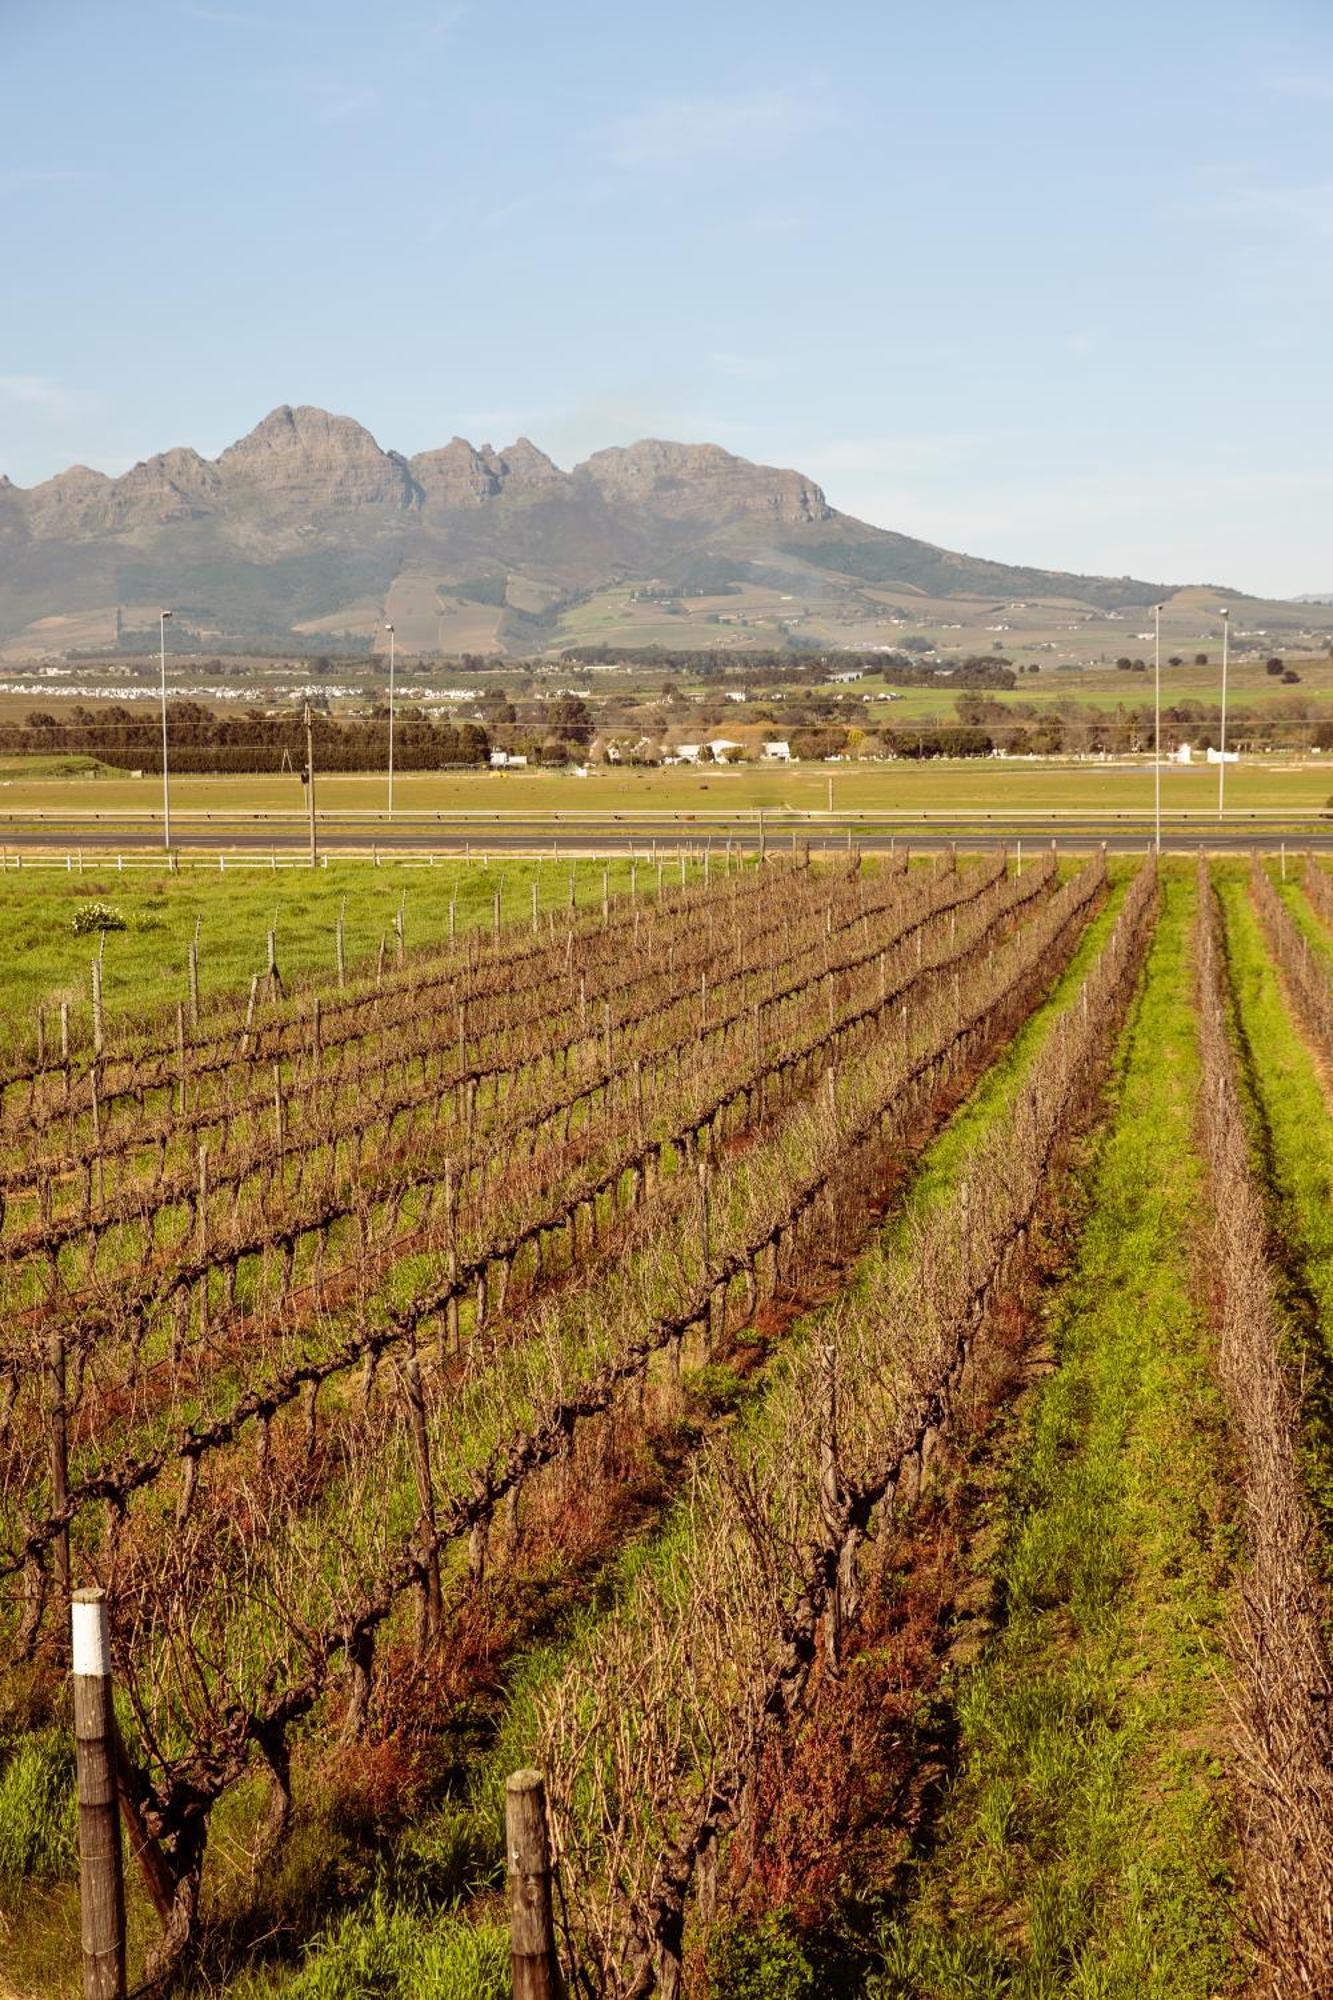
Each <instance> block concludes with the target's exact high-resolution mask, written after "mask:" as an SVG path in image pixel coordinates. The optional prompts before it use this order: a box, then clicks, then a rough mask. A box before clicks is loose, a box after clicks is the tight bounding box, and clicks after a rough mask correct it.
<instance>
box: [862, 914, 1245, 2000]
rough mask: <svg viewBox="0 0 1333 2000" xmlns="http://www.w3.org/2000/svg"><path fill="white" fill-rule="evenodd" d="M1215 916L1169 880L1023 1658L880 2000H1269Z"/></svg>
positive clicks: (1075, 1314)
mask: <svg viewBox="0 0 1333 2000" xmlns="http://www.w3.org/2000/svg"><path fill="white" fill-rule="evenodd" d="M1194 902H1195V892H1194V888H1193V884H1192V882H1191V881H1189V880H1188V879H1186V878H1184V877H1183V876H1181V875H1174V876H1170V877H1169V878H1168V880H1167V883H1166V887H1165V898H1164V909H1163V914H1162V919H1161V923H1160V926H1159V930H1158V934H1157V936H1156V938H1155V940H1154V942H1153V946H1152V949H1151V951H1150V954H1149V960H1148V967H1147V977H1146V981H1145V985H1144V987H1143V990H1142V992H1141V994H1140V997H1139V999H1138V1001H1137V1002H1136V1005H1135V1009H1134V1012H1133V1013H1132V1015H1131V1019H1130V1025H1129V1029H1128V1032H1127V1035H1126V1037H1125V1040H1124V1043H1123V1045H1122V1051H1121V1056H1120V1065H1119V1069H1118V1074H1117V1078H1116V1086H1115V1087H1116V1108H1115V1111H1114V1116H1113V1122H1112V1125H1111V1127H1110V1130H1109V1132H1108V1133H1107V1136H1106V1138H1105V1140H1104V1142H1103V1144H1102V1146H1101V1148H1100V1149H1099V1152H1098V1155H1097V1159H1096V1162H1095V1165H1094V1168H1093V1184H1092V1188H1091V1194H1092V1201H1091V1205H1090V1210H1089V1219H1088V1222H1087V1224H1086V1227H1085V1230H1084V1233H1083V1237H1082V1240H1081V1243H1080V1247H1079V1254H1078V1260H1077V1263H1076V1265H1075V1267H1074V1269H1073V1271H1072V1272H1071V1274H1070V1276H1069V1277H1068V1279H1067V1280H1065V1281H1064V1282H1063V1283H1062V1284H1061V1286H1060V1288H1059V1290H1058V1291H1057V1292H1056V1294H1055V1295H1054V1299H1053V1310H1052V1313H1051V1324H1050V1334H1051V1339H1052V1341H1053V1344H1054V1348H1055V1354H1056V1367H1055V1370H1054V1372H1053V1373H1052V1374H1051V1376H1050V1377H1049V1378H1048V1380H1047V1382H1046V1384H1045V1386H1044V1387H1043V1389H1042V1390H1041V1391H1040V1392H1039V1393H1038V1394H1037V1395H1036V1396H1035V1397H1034V1398H1033V1399H1032V1401H1031V1403H1030V1404H1029V1406H1028V1408H1027V1409H1026V1411H1025V1412H1024V1413H1023V1414H1022V1415H1021V1416H1020V1417H1019V1418H1018V1419H1017V1435H1016V1436H1015V1437H1014V1439H1013V1440H1012V1447H1011V1449H1010V1450H1009V1451H1008V1452H1007V1454H1006V1465H1007V1468H1008V1469H1007V1472H1006V1475H1005V1486H1004V1490H1003V1491H1002V1494H1001V1496H1000V1507H1001V1520H1002V1524H1003V1525H1002V1529H1001V1533H1000V1535H999V1537H998V1553H997V1555H996V1557H995V1559H994V1569H993V1586H994V1609H995V1614H996V1616H997V1618H998V1620H999V1621H1000V1623H999V1631H998V1634H997V1636H996V1637H995V1639H994V1640H993V1641H992V1643H991V1645H990V1647H989V1648H988V1650H987V1651H986V1653H985V1654H984V1655H983V1657H982V1660H981V1662H980V1663H979V1664H978V1665H977V1666H976V1667H974V1668H973V1669H972V1670H970V1671H969V1672H967V1673H965V1674H964V1675H963V1677H962V1678H961V1680H960V1682H959V1683H958V1686H957V1690H956V1707H957V1720H958V1725H959V1733H960V1740H961V1753H962V1754H961V1767H960V1773H959V1777H958V1779H957V1782H956V1784H955V1786H954V1789H953V1791H952V1793H951V1795H950V1797H949V1799H948V1800H947V1802H946V1805H945V1808H944V1813H943V1818H942V1821H941V1824H940V1826H939V1828H938V1837H937V1840H936V1844H935V1846H934V1848H933V1850H932V1851H926V1852H923V1853H922V1854H920V1855H919V1856H918V1857H917V1860H916V1863H915V1878H914V1882H913V1886H912V1888H911V1890H910V1892H909V1900H908V1905H907V1908H906V1910H905V1912H904V1913H903V1914H902V1915H901V1916H900V1917H899V1918H897V1919H896V1920H895V1921H894V1923H893V1924H892V1925H891V1926H890V1927H889V1928H888V1929H887V1930H886V1932H885V1935H884V1948H885V1962H884V1969H883V1971H882V1972H877V1973H876V1974H875V1975H874V1976H873V1978H872V1980H871V1982H870V1985H869V1987H868V1989H867V1991H868V1993H869V1994H871V1995H873V1996H875V2000H890V1996H892V1997H893V2000H907V1996H911V2000H928V1996H944V1995H948V1996H950V2000H954V1996H962V1995H1000V1994H1003V1995H1006V1996H1022V2000H1038V1996H1040V2000H1057V1996H1060V2000H1069V1996H1088V1997H1089V2000H1091V1996H1094V1995H1095V1996H1097V2000H1120V1996H1124V2000H1148V1997H1149V1996H1160V2000H1168V1997H1169V2000H1189V1996H1196V1995H1197V1996H1199V2000H1204V1996H1216V1995H1218V1994H1220V1993H1224V1992H1232V1991H1239V1990H1241V1989H1242V1987H1243V1985H1244V1973H1243V1968H1242V1966H1241V1964H1240V1959H1239V1949H1238V1944H1237V1921H1236V1914H1235V1911H1234V1908H1233V1886H1232V1879H1231V1878H1232V1865H1233V1850H1232V1841H1231V1836H1230V1832H1229V1828H1228V1823H1227V1816H1226V1804H1225V1794H1224V1789H1223V1784H1222V1779H1221V1771H1220V1767H1219V1764H1218V1762H1217V1757H1216V1745H1217V1741H1218V1739H1219V1737H1220V1733H1221V1725H1220V1722H1219V1713H1220V1709H1221V1695H1220V1691H1219V1677H1220V1676H1221V1675H1222V1674H1223V1672H1224V1671H1225V1655H1224V1650H1223V1634H1222V1624H1223V1618H1224V1613H1225V1609H1226V1602H1227V1592H1228V1585H1229V1579H1230V1576H1231V1572H1232V1568H1233V1564H1234V1562H1235V1559H1236V1552H1237V1546H1238V1527H1237V1523H1236V1521H1235V1518H1234V1498H1233V1494H1232V1492H1231V1490H1230V1485H1229V1480H1228V1469H1227V1439H1226V1426H1225V1416H1224V1411H1223V1407H1222V1403H1221V1399H1220V1396H1219V1394H1218V1391H1217V1390H1216V1388H1215V1386H1214V1384H1213V1382H1212V1380H1211V1376H1210V1372H1209V1365H1208V1346H1209V1340H1208V1334H1207V1331H1206V1326H1205V1320H1204V1311H1203V1302H1202V1299H1201V1295H1200V1287H1199V1284H1198V1279H1197V1273H1196V1271H1195V1269H1194V1268H1193V1266H1192V1261H1191V1243H1192V1241H1193V1240H1194V1238H1195V1232H1196V1228H1197V1224H1198V1221H1199V1214H1200V1208H1201V1204H1202V1200H1203V1185H1202V1172H1201V1168H1200V1165H1199V1162H1198V1159H1197V1156H1196V1154H1195V1151H1194V1147H1193V1121H1194V1113H1195V1106H1196V1101H1197V1095H1198V1089H1199V1064H1198V1053H1197V1048H1196V1043H1195V1037H1194V1026H1193V1011H1192V988H1191V978H1192V974H1191V963H1190V953H1189V934H1190V923H1191V918H1192V915H1193V910H1194Z"/></svg>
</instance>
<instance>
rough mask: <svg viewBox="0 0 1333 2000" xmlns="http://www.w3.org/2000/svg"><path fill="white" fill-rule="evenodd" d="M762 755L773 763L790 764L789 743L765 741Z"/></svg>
mask: <svg viewBox="0 0 1333 2000" xmlns="http://www.w3.org/2000/svg"><path fill="white" fill-rule="evenodd" d="M764 755H765V757H767V758H768V759H769V760H770V762H772V763H774V764H790V762H791V744H790V743H765V745H764Z"/></svg>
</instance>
